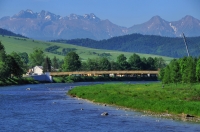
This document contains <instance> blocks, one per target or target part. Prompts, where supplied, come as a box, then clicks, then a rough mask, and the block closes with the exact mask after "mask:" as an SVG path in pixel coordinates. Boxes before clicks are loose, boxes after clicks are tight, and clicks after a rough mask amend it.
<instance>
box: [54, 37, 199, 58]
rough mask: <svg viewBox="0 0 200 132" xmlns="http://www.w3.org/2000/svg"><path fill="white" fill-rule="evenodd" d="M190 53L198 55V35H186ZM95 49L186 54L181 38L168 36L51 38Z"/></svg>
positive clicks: (167, 54) (175, 54) (176, 55)
mask: <svg viewBox="0 0 200 132" xmlns="http://www.w3.org/2000/svg"><path fill="white" fill-rule="evenodd" d="M186 41H187V44H188V49H189V52H190V55H192V56H199V55H200V37H186ZM52 42H60V43H68V44H74V45H79V46H84V47H91V48H96V49H108V50H119V51H126V52H136V53H146V54H156V55H162V56H169V57H175V58H179V57H183V56H187V52H186V48H185V43H184V41H183V38H182V37H180V38H170V37H161V36H155V35H141V34H130V35H125V36H119V37H113V38H111V39H107V40H100V41H96V40H92V39H71V40H63V39H59V40H52Z"/></svg>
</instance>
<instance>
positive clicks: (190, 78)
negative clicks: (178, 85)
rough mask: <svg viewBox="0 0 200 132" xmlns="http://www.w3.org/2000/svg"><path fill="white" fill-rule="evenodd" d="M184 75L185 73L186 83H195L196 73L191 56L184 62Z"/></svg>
mask: <svg viewBox="0 0 200 132" xmlns="http://www.w3.org/2000/svg"><path fill="white" fill-rule="evenodd" d="M186 65H187V67H186V73H187V80H186V82H187V83H194V82H196V77H195V72H196V64H195V60H194V58H192V57H191V56H190V57H188V58H187V61H186Z"/></svg>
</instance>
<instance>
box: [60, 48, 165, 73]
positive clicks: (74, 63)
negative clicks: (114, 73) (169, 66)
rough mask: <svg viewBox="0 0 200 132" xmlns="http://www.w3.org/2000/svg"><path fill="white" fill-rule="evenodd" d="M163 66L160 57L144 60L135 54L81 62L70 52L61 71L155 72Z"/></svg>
mask: <svg viewBox="0 0 200 132" xmlns="http://www.w3.org/2000/svg"><path fill="white" fill-rule="evenodd" d="M165 66H166V63H165V61H164V60H163V58H161V57H159V58H157V57H155V58H152V57H148V58H147V59H146V58H145V57H143V58H141V57H140V56H139V55H137V54H135V53H134V54H133V55H132V56H130V57H129V58H128V59H127V58H126V56H125V55H124V54H121V55H119V56H118V57H117V60H116V61H109V60H108V58H106V57H98V58H94V59H90V58H88V59H87V60H86V61H81V60H80V57H79V55H78V54H76V52H73V51H72V52H70V53H68V54H67V55H66V56H65V58H64V64H63V65H62V71H110V70H157V69H159V68H163V67H165Z"/></svg>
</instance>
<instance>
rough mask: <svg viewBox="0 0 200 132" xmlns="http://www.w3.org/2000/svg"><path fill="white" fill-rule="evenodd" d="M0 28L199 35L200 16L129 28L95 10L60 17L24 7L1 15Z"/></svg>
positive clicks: (82, 34)
mask: <svg viewBox="0 0 200 132" xmlns="http://www.w3.org/2000/svg"><path fill="white" fill-rule="evenodd" d="M0 28H3V29H7V30H10V31H12V32H14V33H17V34H22V35H24V36H27V37H30V38H33V39H41V40H52V39H75V38H90V39H95V40H102V39H109V38H112V37H115V36H122V35H127V34H132V33H140V34H144V35H160V36H167V37H180V36H181V34H182V32H184V33H185V35H186V36H188V37H193V36H200V20H198V19H196V18H194V17H192V16H189V15H187V16H185V17H184V18H182V19H181V20H178V21H174V22H168V21H166V20H164V19H162V18H161V17H160V16H154V17H152V18H151V19H150V20H149V21H147V22H145V23H142V24H138V25H134V26H132V27H129V28H127V27H122V26H118V25H116V24H114V23H112V22H110V21H109V20H101V19H100V18H98V17H97V16H96V15H95V14H93V13H91V14H85V15H82V16H81V15H76V14H71V15H69V16H65V17H61V16H60V15H56V14H53V13H51V12H48V11H44V10H42V11H41V12H39V13H34V12H33V11H32V10H26V11H24V10H22V11H20V12H19V13H18V14H15V15H13V16H12V17H10V16H6V17H3V18H1V19H0Z"/></svg>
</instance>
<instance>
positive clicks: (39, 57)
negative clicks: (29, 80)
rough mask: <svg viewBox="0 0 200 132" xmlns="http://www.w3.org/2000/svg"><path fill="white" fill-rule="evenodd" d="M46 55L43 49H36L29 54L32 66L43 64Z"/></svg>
mask: <svg viewBox="0 0 200 132" xmlns="http://www.w3.org/2000/svg"><path fill="white" fill-rule="evenodd" d="M44 56H45V55H44V52H43V51H42V50H41V49H34V51H33V53H32V54H30V55H29V61H30V66H31V67H34V66H41V65H42V64H43V62H44Z"/></svg>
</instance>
